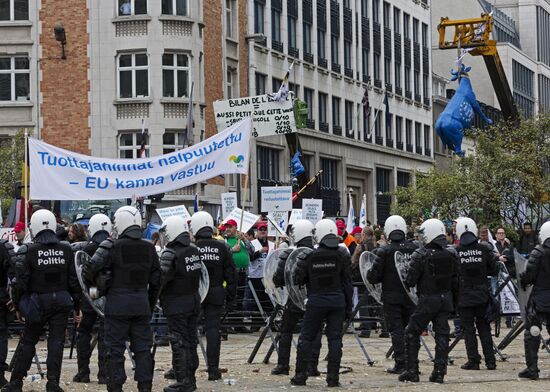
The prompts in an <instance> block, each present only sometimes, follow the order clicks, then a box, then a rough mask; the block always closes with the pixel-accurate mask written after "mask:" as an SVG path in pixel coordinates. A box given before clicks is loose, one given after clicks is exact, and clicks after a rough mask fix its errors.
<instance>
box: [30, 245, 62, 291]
mask: <svg viewBox="0 0 550 392" xmlns="http://www.w3.org/2000/svg"><path fill="white" fill-rule="evenodd" d="M71 254H72V250H71V247H70V245H68V244H65V243H57V244H55V245H53V246H47V245H43V244H39V243H34V244H31V245H29V246H28V250H27V255H26V256H27V257H26V258H27V261H28V264H29V267H30V269H31V271H32V273H31V274H30V279H29V284H28V287H27V289H28V291H29V292H31V293H37V294H46V293H53V292H57V291H68V290H69V268H70V265H69V263H72V260H71Z"/></svg>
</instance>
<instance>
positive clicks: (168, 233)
mask: <svg viewBox="0 0 550 392" xmlns="http://www.w3.org/2000/svg"><path fill="white" fill-rule="evenodd" d="M159 232H160V234H161V235H162V236H163V237H164V243H166V244H169V243H170V242H172V241H174V240H175V239H176V238H177V237H178V236H179V235H180V234H181V233H186V232H189V226H188V225H187V221H186V220H185V219H184V218H183V217H182V216H171V217H168V218H166V220H165V221H164V223H163V224H162V226H161V227H160V230H159Z"/></svg>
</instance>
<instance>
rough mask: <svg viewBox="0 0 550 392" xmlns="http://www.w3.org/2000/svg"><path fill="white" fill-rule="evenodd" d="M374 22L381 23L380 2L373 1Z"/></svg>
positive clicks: (378, 0)
mask: <svg viewBox="0 0 550 392" xmlns="http://www.w3.org/2000/svg"><path fill="white" fill-rule="evenodd" d="M372 20H373V22H375V23H380V0H372Z"/></svg>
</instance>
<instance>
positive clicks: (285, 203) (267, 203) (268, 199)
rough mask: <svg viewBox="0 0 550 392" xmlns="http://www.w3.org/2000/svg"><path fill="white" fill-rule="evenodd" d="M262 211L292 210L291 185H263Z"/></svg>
mask: <svg viewBox="0 0 550 392" xmlns="http://www.w3.org/2000/svg"><path fill="white" fill-rule="evenodd" d="M261 206H262V211H265V212H267V211H290V210H292V187H291V186H263V187H262V204H261Z"/></svg>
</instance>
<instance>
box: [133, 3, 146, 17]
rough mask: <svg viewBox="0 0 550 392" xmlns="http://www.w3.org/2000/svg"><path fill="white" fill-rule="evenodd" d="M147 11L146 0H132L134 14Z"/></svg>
mask: <svg viewBox="0 0 550 392" xmlns="http://www.w3.org/2000/svg"><path fill="white" fill-rule="evenodd" d="M146 13H147V0H134V15H144V14H146Z"/></svg>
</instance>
